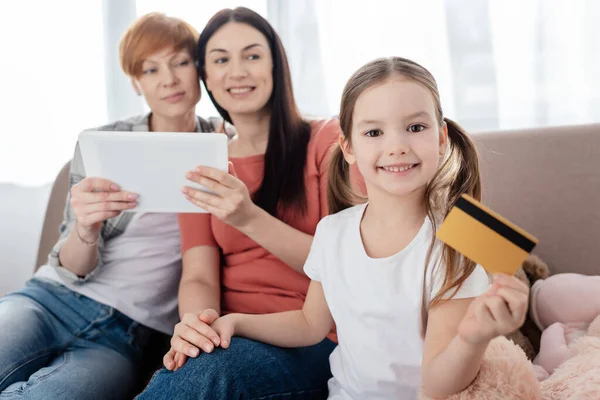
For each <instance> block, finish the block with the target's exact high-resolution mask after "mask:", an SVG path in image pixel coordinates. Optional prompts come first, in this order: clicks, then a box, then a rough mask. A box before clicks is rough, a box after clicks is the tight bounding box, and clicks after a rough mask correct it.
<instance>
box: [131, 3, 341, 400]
mask: <svg viewBox="0 0 600 400" xmlns="http://www.w3.org/2000/svg"><path fill="white" fill-rule="evenodd" d="M196 58H197V66H198V69H199V75H200V77H201V78H202V80H203V82H204V84H205V86H206V89H207V91H208V94H209V96H210V98H211V100H212V101H213V103H214V104H215V106H216V107H217V109H218V110H219V112H220V114H221V116H222V117H223V118H224V119H225V120H226V121H228V122H229V123H232V124H233V125H234V126H235V128H236V131H237V137H236V139H234V140H233V141H232V142H231V143H230V147H229V155H230V169H229V173H225V172H223V171H218V170H215V169H210V168H206V167H198V168H197V169H196V170H194V171H190V172H189V173H188V175H187V178H188V179H189V180H191V181H193V182H196V183H198V184H201V185H203V186H205V187H207V188H209V189H210V190H211V192H212V193H207V192H203V191H199V190H195V189H193V188H190V187H186V188H184V189H183V191H184V194H185V196H186V197H187V198H188V199H189V201H191V202H193V203H194V204H196V205H198V206H199V207H201V208H202V209H204V210H206V211H208V212H209V214H184V215H181V216H180V217H179V223H180V228H181V236H182V251H183V265H184V267H183V276H182V281H181V285H180V289H179V312H180V316H181V322H180V323H179V324H178V325H177V326H176V327H175V334H174V336H173V338H172V340H171V345H172V348H171V351H170V352H169V353H168V354H167V355H166V356H165V358H164V364H165V369H163V370H161V371H159V372H158V373H157V374H156V375H155V376H154V378H153V380H152V381H151V382H150V384H149V387H148V388H147V389H146V391H145V392H144V393H142V394H141V395H140V397H139V398H140V399H149V398H161V399H162V398H169V399H184V398H185V399H187V398H190V399H191V398H194V399H211V400H215V399H239V398H244V399H246V398H267V397H268V398H280V397H278V396H282V395H285V396H288V397H286V398H292V397H293V398H294V399H315V398H326V397H327V381H328V379H329V378H330V377H331V373H330V368H329V361H328V358H329V355H330V353H331V351H332V350H333V348H334V347H335V345H336V336H335V332H333V331H332V332H330V333H329V335H328V337H327V338H326V339H325V340H323V341H322V342H320V343H318V344H316V345H314V346H310V347H304V348H297V349H286V348H281V347H276V346H270V345H267V344H264V343H262V342H258V341H253V340H248V339H244V338H237V337H235V338H233V339H232V340H231V343H221V342H220V341H219V338H218V336H217V335H216V334H215V332H214V331H213V330H212V329H211V327H210V325H211V324H212V323H214V321H215V320H218V318H219V317H220V316H221V315H224V314H227V313H231V312H243V313H256V314H264V313H272V312H282V311H291V310H299V309H301V308H302V306H303V303H304V299H305V298H306V294H307V290H308V285H309V278H308V277H307V276H306V275H305V274H304V272H303V269H302V268H303V265H304V262H305V261H306V257H307V255H308V252H309V249H310V246H311V243H312V239H313V235H314V232H315V228H316V226H317V223H318V221H319V220H320V219H321V218H322V217H323V216H325V215H327V214H328V207H327V191H326V185H327V174H326V171H327V167H328V161H329V154H330V148H331V146H332V144H334V143H336V141H337V140H338V138H339V135H340V130H339V124H338V122H337V120H328V121H307V120H305V119H304V118H302V117H301V115H300V113H299V111H298V109H297V107H296V104H295V101H294V97H293V90H292V83H291V77H290V71H289V66H288V62H287V59H286V55H285V50H284V48H283V46H282V44H281V40H280V39H279V37H278V35H277V33H276V32H275V31H274V30H273V28H272V26H271V25H270V24H269V23H268V22H267V21H266V20H265V19H264V18H262V17H261V16H260V15H258V14H257V13H255V12H253V11H251V10H249V9H246V8H236V9H235V10H230V9H226V10H222V11H220V12H219V13H217V14H216V15H215V16H214V17H213V18H212V19H211V20H210V21H209V23H208V25H207V26H206V27H205V29H204V30H203V32H202V33H201V35H200V39H199V42H198V46H197V52H196ZM219 278H220V279H219ZM174 372H175V373H174ZM289 396H291V397H289Z"/></svg>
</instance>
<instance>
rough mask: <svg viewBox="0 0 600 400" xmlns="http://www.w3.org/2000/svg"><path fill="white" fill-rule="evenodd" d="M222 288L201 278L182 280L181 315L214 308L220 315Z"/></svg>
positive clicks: (180, 291) (180, 288)
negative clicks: (200, 279)
mask: <svg viewBox="0 0 600 400" xmlns="http://www.w3.org/2000/svg"><path fill="white" fill-rule="evenodd" d="M220 296H221V292H220V288H219V287H218V285H214V284H209V283H206V282H203V281H199V280H182V281H181V283H180V284H179V316H180V317H183V316H184V315H185V314H187V313H192V314H200V313H202V311H204V310H206V309H209V308H210V309H213V310H215V311H216V312H217V313H218V314H219V315H220V314H221V307H220V303H221V302H220Z"/></svg>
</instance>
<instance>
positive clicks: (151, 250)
mask: <svg viewBox="0 0 600 400" xmlns="http://www.w3.org/2000/svg"><path fill="white" fill-rule="evenodd" d="M124 254H126V255H127V257H123V255H124ZM102 262H103V264H102V266H101V267H100V270H99V271H98V272H97V273H95V274H94V276H93V277H91V278H90V279H89V280H88V281H86V282H85V283H84V284H81V285H76V284H71V283H67V282H65V281H64V280H63V279H61V278H60V276H59V275H58V274H57V273H56V269H55V268H53V267H51V266H49V265H44V266H42V267H41V268H40V270H39V271H38V272H37V273H36V276H38V277H44V278H49V279H52V280H55V281H56V282H59V283H61V284H63V285H65V286H67V287H68V288H69V289H71V290H73V291H75V292H77V293H80V294H82V295H84V296H87V297H89V298H91V299H93V300H96V301H97V302H100V303H102V304H106V305H108V306H111V307H113V308H115V309H117V310H119V311H120V312H122V313H123V314H125V315H127V316H128V317H129V318H131V319H133V320H134V321H137V322H139V323H141V324H143V325H145V326H148V327H150V328H153V329H156V330H158V331H161V332H163V333H166V334H172V333H173V327H174V326H175V324H176V323H177V322H178V321H179V315H178V312H177V290H178V287H179V281H180V280H181V241H180V237H179V225H178V224H177V214H173V213H135V214H134V215H133V218H132V219H131V221H130V222H129V224H128V225H127V229H125V231H124V232H123V233H122V234H120V235H119V236H117V237H115V238H114V239H111V240H109V241H107V242H106V243H105V247H104V251H103V253H102Z"/></svg>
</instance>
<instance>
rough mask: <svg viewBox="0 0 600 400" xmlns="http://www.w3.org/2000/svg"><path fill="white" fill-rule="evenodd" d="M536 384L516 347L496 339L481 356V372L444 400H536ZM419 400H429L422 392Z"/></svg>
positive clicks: (508, 342)
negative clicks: (461, 389)
mask: <svg viewBox="0 0 600 400" xmlns="http://www.w3.org/2000/svg"><path fill="white" fill-rule="evenodd" d="M541 398H542V395H541V392H540V384H539V382H538V380H537V378H536V376H535V374H534V373H533V371H532V369H531V362H530V361H529V360H528V359H527V357H525V353H524V352H523V351H522V350H521V348H519V347H518V346H517V345H516V344H514V343H513V342H511V341H510V340H508V339H506V338H505V337H503V336H499V337H497V338H495V339H493V340H492V341H491V342H490V344H489V345H488V348H487V350H486V352H485V354H484V356H483V359H482V362H481V369H480V370H479V374H477V377H476V378H475V380H474V381H473V383H472V384H471V385H470V386H469V387H467V388H466V389H465V390H463V391H462V392H460V393H457V394H455V395H452V396H450V397H448V398H447V400H539V399H541ZM419 399H420V400H432V399H431V398H430V397H428V396H426V395H425V394H424V393H423V392H422V391H421V393H420V397H419Z"/></svg>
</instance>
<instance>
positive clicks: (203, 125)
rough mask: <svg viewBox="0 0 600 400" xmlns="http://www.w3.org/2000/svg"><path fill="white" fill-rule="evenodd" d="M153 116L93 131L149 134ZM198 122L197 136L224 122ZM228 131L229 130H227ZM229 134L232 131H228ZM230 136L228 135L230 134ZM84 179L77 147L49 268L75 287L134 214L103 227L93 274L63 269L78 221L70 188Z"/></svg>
mask: <svg viewBox="0 0 600 400" xmlns="http://www.w3.org/2000/svg"><path fill="white" fill-rule="evenodd" d="M149 117H150V114H146V115H142V116H137V117H133V118H129V119H127V120H124V121H117V122H114V123H112V124H109V125H105V126H102V127H99V128H94V129H91V130H95V131H137V132H148V131H149V125H148V120H149ZM197 119H198V122H197V124H196V131H197V132H213V131H215V130H216V128H217V127H218V126H219V125H220V124H221V120H220V119H218V118H210V119H209V121H210V122H208V121H206V120H204V119H202V118H200V117H197ZM228 128H229V127H228ZM228 131H229V129H228ZM228 133H229V132H228ZM84 178H85V168H84V167H83V160H82V159H81V152H80V151H79V145H76V146H75V154H74V156H73V159H72V160H71V170H70V173H69V192H68V195H67V202H66V204H65V210H64V216H63V221H62V224H61V225H60V229H59V231H60V238H59V240H58V242H57V243H56V245H54V248H53V249H52V251H51V252H50V255H49V256H48V264H49V265H51V266H53V267H54V268H56V270H57V272H58V275H59V276H60V277H61V278H62V279H64V280H65V281H66V282H69V283H74V284H82V283H84V282H85V281H87V280H88V279H90V278H91V277H92V276H93V275H94V273H95V272H96V271H98V269H99V268H100V267H102V252H103V251H102V250H103V248H104V243H105V242H106V241H108V240H110V239H112V238H115V237H117V236H119V235H120V234H122V233H123V232H124V231H125V229H126V228H127V225H128V224H129V221H131V218H132V216H133V213H129V212H128V213H121V214H120V215H118V216H116V217H114V218H110V219H108V220H106V221H104V223H103V224H102V230H101V231H100V237H99V241H98V263H97V264H96V267H95V268H94V270H93V271H92V272H90V273H89V274H87V275H86V276H84V277H80V276H77V275H75V274H74V273H73V272H72V271H70V270H68V269H67V268H65V267H63V266H62V265H61V264H60V259H59V257H58V254H59V252H60V249H61V247H62V245H63V244H64V242H65V241H66V240H67V237H68V236H69V234H70V233H71V230H72V229H73V227H74V226H75V222H76V218H75V214H74V213H73V209H72V208H71V188H72V187H73V185H75V184H77V183H78V182H80V181H81V180H83V179H84Z"/></svg>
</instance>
